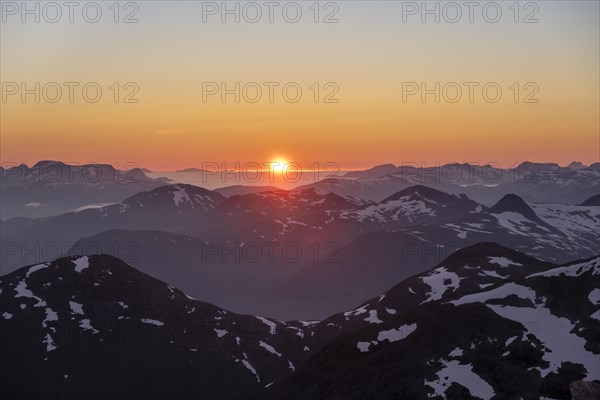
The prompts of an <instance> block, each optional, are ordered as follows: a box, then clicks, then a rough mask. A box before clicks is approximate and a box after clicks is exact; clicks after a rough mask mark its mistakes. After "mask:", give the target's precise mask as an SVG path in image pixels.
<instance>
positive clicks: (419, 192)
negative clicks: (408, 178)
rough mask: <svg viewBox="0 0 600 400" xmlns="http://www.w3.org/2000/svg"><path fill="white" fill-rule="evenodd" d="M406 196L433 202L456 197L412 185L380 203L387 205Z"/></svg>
mask: <svg viewBox="0 0 600 400" xmlns="http://www.w3.org/2000/svg"><path fill="white" fill-rule="evenodd" d="M406 196H411V197H415V196H416V197H421V198H424V199H428V200H433V201H438V200H440V201H443V200H447V199H453V198H454V199H455V198H456V196H453V195H451V194H448V193H444V192H442V191H440V190H437V189H433V188H430V187H428V186H423V185H414V186H411V187H408V188H406V189H403V190H401V191H399V192H396V193H394V194H393V195H391V196H389V197H387V198H385V199H384V200H383V201H382V203H387V202H388V201H394V200H398V199H400V198H402V197H406Z"/></svg>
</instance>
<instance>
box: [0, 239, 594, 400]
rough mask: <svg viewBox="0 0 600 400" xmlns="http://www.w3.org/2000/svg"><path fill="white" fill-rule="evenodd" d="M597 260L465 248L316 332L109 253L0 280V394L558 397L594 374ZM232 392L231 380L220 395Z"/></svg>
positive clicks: (485, 246)
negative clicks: (248, 310) (214, 300)
mask: <svg viewBox="0 0 600 400" xmlns="http://www.w3.org/2000/svg"><path fill="white" fill-rule="evenodd" d="M599 279H600V257H594V258H591V259H585V260H579V261H575V262H571V263H567V264H562V265H555V264H551V263H547V262H543V261H539V260H537V259H535V258H533V257H530V256H527V255H525V254H522V253H519V252H516V251H514V250H510V249H508V248H505V247H503V246H500V245H498V244H495V243H481V244H478V245H475V246H470V247H467V248H464V249H462V250H460V251H458V252H455V253H453V254H452V255H451V256H449V257H448V258H446V259H445V260H443V261H442V262H441V263H439V265H437V266H436V267H435V268H434V269H431V270H429V271H425V272H423V273H419V274H417V275H414V276H413V277H411V278H409V279H406V280H404V281H403V282H401V283H399V284H397V285H396V286H394V287H392V288H391V289H389V290H387V291H386V292H384V293H383V294H380V295H379V296H376V297H373V298H372V299H370V300H368V301H366V302H364V303H363V304H360V305H359V306H358V307H355V308H354V309H352V310H351V311H347V312H344V313H339V314H335V315H332V316H330V317H329V318H326V319H324V320H322V321H320V322H318V321H311V322H302V321H286V322H281V321H276V320H272V319H267V318H264V317H255V316H251V315H239V314H235V313H231V312H229V311H226V310H223V309H221V308H219V307H217V306H214V305H211V304H209V303H205V302H202V301H199V300H194V299H191V298H190V297H188V296H187V295H186V294H184V293H183V292H181V291H180V290H178V289H176V288H174V287H172V286H169V285H168V284H165V283H163V282H161V281H159V280H156V279H154V278H152V277H150V276H148V275H146V274H143V273H141V272H139V271H138V270H136V269H134V268H132V267H130V266H129V265H127V264H126V263H124V262H122V261H121V260H119V259H117V258H114V257H112V256H108V255H99V256H90V257H66V258H61V259H59V260H56V261H54V262H51V263H45V264H38V265H33V266H28V267H24V268H21V269H18V270H17V271H15V272H12V273H11V274H8V275H4V276H2V278H1V281H0V289H1V291H0V329H1V330H2V332H3V340H2V341H1V342H0V346H1V347H0V350H1V353H2V355H3V364H4V365H5V366H6V367H5V368H2V369H1V371H0V374H1V377H2V382H3V384H2V385H1V386H0V395H1V396H2V398H40V397H46V398H61V399H78V398H98V399H100V398H102V399H105V398H122V397H126V398H147V399H166V398H169V399H172V398H179V399H192V398H207V399H250V398H252V399H282V398H286V399H338V398H360V397H361V396H371V397H372V396H376V398H378V399H388V398H389V399H392V398H398V396H409V397H410V398H433V399H443V398H480V399H491V398H492V397H494V396H496V397H494V398H519V397H524V398H542V397H547V398H556V399H562V398H569V397H568V391H569V384H570V383H571V382H574V381H579V380H588V381H589V380H594V379H598V377H599V375H600V370H599V368H600V366H599V365H598V362H597V361H598V357H599V355H600V346H599V345H598V340H597V337H598V335H599V334H600V325H599V324H598V320H599V319H600V297H599V296H600V290H599V289H598V287H599V285H598V282H599ZM233 382H235V384H232V383H233Z"/></svg>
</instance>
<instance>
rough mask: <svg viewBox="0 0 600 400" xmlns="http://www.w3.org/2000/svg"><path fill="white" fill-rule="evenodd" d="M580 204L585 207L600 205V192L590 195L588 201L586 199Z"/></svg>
mask: <svg viewBox="0 0 600 400" xmlns="http://www.w3.org/2000/svg"><path fill="white" fill-rule="evenodd" d="M579 205H580V206H585V207H592V206H596V207H600V194H597V195H595V196H592V197H590V198H589V199H587V200H586V201H584V202H583V203H581V204H579Z"/></svg>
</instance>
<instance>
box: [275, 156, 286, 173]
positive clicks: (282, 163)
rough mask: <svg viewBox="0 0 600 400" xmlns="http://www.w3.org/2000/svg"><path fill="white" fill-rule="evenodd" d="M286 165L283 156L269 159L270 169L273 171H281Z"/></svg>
mask: <svg viewBox="0 0 600 400" xmlns="http://www.w3.org/2000/svg"><path fill="white" fill-rule="evenodd" d="M287 165H288V162H287V161H286V160H284V159H283V158H277V159H275V160H272V161H271V169H272V170H273V171H283V170H284V169H285V168H286V166H287Z"/></svg>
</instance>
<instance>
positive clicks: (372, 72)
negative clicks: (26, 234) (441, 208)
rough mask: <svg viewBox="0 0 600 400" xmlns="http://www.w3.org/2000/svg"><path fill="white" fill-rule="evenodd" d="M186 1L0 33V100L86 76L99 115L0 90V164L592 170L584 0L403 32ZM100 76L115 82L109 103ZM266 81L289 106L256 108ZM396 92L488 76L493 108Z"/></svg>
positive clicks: (591, 90)
mask: <svg viewBox="0 0 600 400" xmlns="http://www.w3.org/2000/svg"><path fill="white" fill-rule="evenodd" d="M197 3H200V2H197ZM398 3H400V2H398ZM197 7H200V6H199V5H198V4H196V2H170V3H167V2H160V1H159V2H152V3H148V4H142V5H141V6H140V11H139V14H138V17H139V20H140V22H139V23H136V24H114V23H113V22H112V21H111V20H110V19H109V20H108V21H101V23H99V24H90V23H85V22H79V23H77V21H76V22H75V23H73V24H69V23H58V24H48V23H43V22H42V23H40V24H35V23H21V22H20V21H19V20H15V19H9V20H8V21H7V22H6V23H3V24H2V28H1V29H2V32H1V35H0V36H1V38H0V41H1V43H0V44H1V53H0V55H1V57H0V58H1V61H0V62H1V67H2V68H1V72H0V74H1V78H2V83H3V95H6V94H7V89H8V86H6V85H8V84H10V83H11V82H15V83H18V84H20V83H22V82H25V83H26V84H27V85H28V87H30V88H32V87H34V83H35V82H40V83H41V85H44V84H46V83H48V82H57V83H59V84H61V86H62V87H63V88H64V85H62V83H63V82H79V83H80V87H81V86H82V85H83V84H85V83H87V82H92V81H93V82H97V83H98V85H99V86H100V87H101V88H102V90H103V94H102V98H101V99H100V100H99V101H98V102H97V103H89V102H86V101H85V100H84V99H83V96H82V94H81V91H80V90H76V91H75V92H74V93H75V98H74V101H73V103H70V102H69V101H68V100H67V92H66V89H65V91H63V97H62V98H61V99H60V100H59V101H58V102H57V103H50V102H48V101H45V99H44V98H43V96H42V99H41V101H40V103H35V102H34V101H33V98H34V96H33V95H28V96H27V97H26V101H25V102H22V101H21V99H20V96H19V93H17V94H15V95H7V96H6V99H3V102H2V103H0V105H1V108H2V109H1V114H2V115H1V120H0V134H1V138H0V139H1V147H0V157H1V159H2V162H26V163H28V164H31V163H35V162H36V161H38V160H40V159H60V160H64V161H69V162H82V163H83V162H106V163H120V164H124V163H127V162H134V163H136V164H137V165H140V166H144V167H148V168H151V169H157V170H166V169H175V168H185V167H191V166H200V165H201V163H202V162H203V161H209V162H226V163H230V164H232V165H233V163H235V162H260V163H262V162H265V161H270V160H273V159H274V158H276V157H283V158H285V159H287V160H289V161H297V162H300V163H302V164H303V165H312V164H314V163H316V162H318V163H321V164H322V163H326V162H334V163H336V164H338V165H340V166H341V167H342V168H356V167H369V166H372V165H374V164H380V163H386V162H392V163H396V164H400V163H403V162H424V163H428V164H434V163H436V162H439V163H446V162H479V163H490V162H496V163H500V164H501V165H504V166H510V165H513V164H514V163H516V162H521V161H525V160H531V161H554V162H559V163H561V164H566V163H569V162H571V161H573V160H579V161H582V162H584V163H592V162H597V161H599V158H600V155H599V152H600V139H599V137H600V136H599V123H600V114H599V109H600V102H599V92H600V83H599V78H598V70H599V68H600V63H599V54H598V53H599V50H598V49H599V47H600V44H599V39H598V38H599V36H600V34H599V32H598V3H597V2H563V1H556V2H551V3H546V4H542V5H541V7H540V11H539V15H538V18H539V23H536V24H515V23H514V22H513V21H512V16H510V17H509V16H508V15H507V17H506V18H505V19H503V20H502V21H501V22H500V23H498V24H490V23H485V22H482V21H478V22H476V23H473V24H471V23H468V22H465V23H458V24H449V23H443V22H442V23H441V24H431V23H425V24H423V23H420V22H419V21H418V20H414V21H413V20H411V21H409V23H402V21H401V18H399V15H400V14H399V13H400V12H401V10H400V9H399V7H400V6H399V5H398V4H396V3H394V2H352V3H350V4H341V5H340V10H339V13H338V18H339V20H340V22H339V23H337V24H314V22H313V21H312V20H310V18H308V20H302V21H300V23H298V24H289V23H286V22H285V21H283V22H282V21H279V22H275V23H273V24H270V23H258V24H249V23H244V22H243V21H242V23H239V24H236V23H225V24H223V23H220V22H219V21H218V20H215V21H212V22H209V23H202V20H201V17H199V15H200V14H195V13H196V12H200V11H201V10H200V11H199V10H198V9H197ZM505 11H506V10H505ZM114 82H119V83H120V86H121V88H120V93H119V94H120V98H119V102H117V103H115V102H114V101H113V94H114V92H113V91H111V89H110V87H111V85H112V83H114ZM126 82H134V83H135V84H136V85H137V87H139V92H138V93H137V94H136V95H135V98H136V99H138V100H139V102H138V103H133V104H127V103H124V102H123V96H124V95H125V94H126V93H128V91H127V90H124V88H123V85H124V84H125V83H126ZM203 82H217V83H221V82H226V83H227V85H228V87H230V88H231V87H233V86H234V84H235V82H241V84H242V85H243V84H245V83H248V82H258V83H259V84H260V86H261V87H263V97H262V98H261V100H259V101H258V102H256V103H251V102H249V101H245V100H244V99H243V97H242V99H241V101H240V103H236V102H235V101H233V96H232V95H229V96H228V97H227V101H226V102H225V103H223V102H221V101H220V100H219V99H220V96H219V95H215V96H212V97H209V98H208V101H207V102H203V96H202V93H203ZM263 82H279V83H280V85H279V88H281V87H282V86H283V85H284V84H286V83H288V82H297V84H298V86H300V87H301V88H302V91H303V94H302V97H301V98H300V100H299V101H298V102H296V103H290V102H286V101H285V99H284V98H283V95H282V92H281V90H279V89H277V90H275V98H274V101H273V102H269V101H268V99H267V97H268V95H267V92H266V90H267V89H266V87H265V86H264V85H263ZM314 82H319V87H320V92H319V102H317V103H315V102H314V98H313V96H314V90H311V87H312V88H313V89H314V86H312V85H313V83H314ZM327 82H334V83H335V84H336V85H337V87H338V88H339V92H338V93H337V94H336V95H335V97H334V98H336V99H338V100H339V102H337V103H324V102H323V99H324V96H325V95H326V94H327V93H330V92H331V91H332V89H331V87H330V88H329V90H325V88H324V85H325V84H326V83H327ZM405 82H417V83H421V82H426V83H427V85H428V87H433V85H434V83H435V82H441V84H442V85H443V84H445V83H447V82H459V83H461V86H462V83H463V82H480V84H481V86H483V85H484V84H485V83H488V82H497V83H498V85H499V86H500V87H501V88H502V90H503V96H502V99H501V100H500V101H498V102H497V103H494V104H492V103H489V102H486V101H484V99H483V97H482V94H481V91H480V90H476V91H475V98H474V101H473V102H472V103H471V102H469V101H468V99H467V92H466V90H467V89H465V90H464V91H463V97H462V99H461V100H460V101H458V102H456V103H450V102H448V101H444V100H443V99H442V101H440V103H435V102H434V101H433V95H429V96H428V97H427V98H426V100H427V101H426V102H425V103H422V102H421V100H420V96H419V95H415V96H412V97H409V98H408V101H407V102H403V101H402V93H403V83H405ZM514 82H519V84H520V93H519V95H520V97H519V102H517V103H515V102H514V100H513V95H514V89H513V90H511V87H513V88H514V86H512V85H513V83H514ZM527 82H534V83H535V84H536V85H537V87H538V88H539V92H538V93H537V94H536V95H535V96H534V98H535V99H538V100H539V102H538V103H524V102H523V99H524V96H525V95H526V94H527V93H529V92H530V90H529V91H528V90H525V89H524V85H525V83H527ZM481 86H480V87H481ZM463 87H464V86H463ZM49 90H50V89H49ZM48 93H49V96H52V95H54V92H52V91H49V92H48ZM248 93H249V95H252V94H253V92H248ZM449 93H452V92H449ZM4 100H6V101H4Z"/></svg>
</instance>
